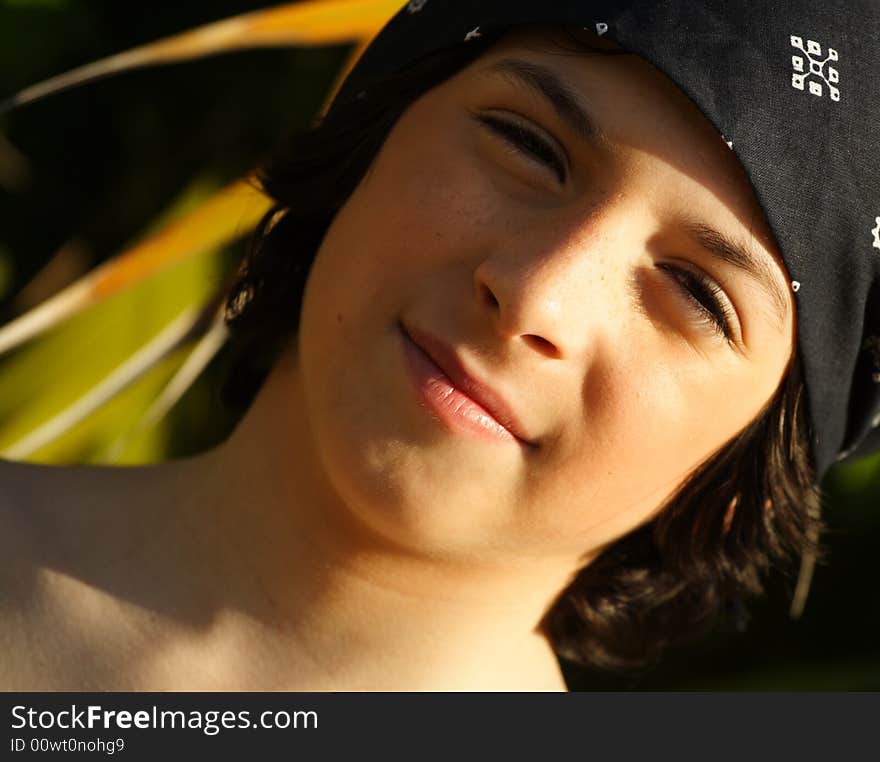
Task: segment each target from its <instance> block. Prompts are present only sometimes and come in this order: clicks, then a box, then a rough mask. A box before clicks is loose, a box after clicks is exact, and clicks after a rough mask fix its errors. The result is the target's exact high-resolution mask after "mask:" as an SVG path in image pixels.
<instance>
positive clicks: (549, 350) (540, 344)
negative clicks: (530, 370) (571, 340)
mask: <svg viewBox="0 0 880 762" xmlns="http://www.w3.org/2000/svg"><path fill="white" fill-rule="evenodd" d="M523 340H524V341H525V342H526V343H528V344H531V345H532V346H533V347H534V348H535V349H537V350H538V351H539V352H541V353H542V354H545V355H547V356H548V357H559V356H560V354H559V349H558V348H557V347H556V345H555V344H554V343H553V342H552V341H547V339H545V338H542V337H541V336H536V335H535V334H533V333H527V334H524V335H523Z"/></svg>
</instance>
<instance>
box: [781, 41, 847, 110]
mask: <svg viewBox="0 0 880 762" xmlns="http://www.w3.org/2000/svg"><path fill="white" fill-rule="evenodd" d="M791 46H792V47H793V48H797V49H798V50H800V51H801V52H802V53H803V54H804V56H806V58H804V56H798V55H794V56H792V57H791V65H792V66H793V67H794V73H793V74H792V75H791V86H792V87H793V88H795V89H796V90H803V89H805V86H806V85H808V86H809V91H810V93H812V94H813V95H816V96H818V97H820V98H821V97H822V95H823V94H824V92H825V89H824V87H823V84H824V85H827V87H828V94H829V95H830V96H831V100H833V101H839V100H840V90H838V89H837V87H836V85H837V84H838V83H839V82H840V72H839V71H838V70H837V69H835V68H834V67H833V66H831V65H830V64H829V65H827V66H826V64H828V62H829V61H837V60H838V58H839V56H838V53H837V51H836V50H835V49H834V48H828V52H827V54H826V55H825V57H824V58H823V57H822V46H821V45H820V44H819V43H818V42H816V41H815V40H807V46H806V48H805V47H804V41H803V39H802V38H801V37H798V36H796V35H792V36H791ZM820 80H821V81H820Z"/></svg>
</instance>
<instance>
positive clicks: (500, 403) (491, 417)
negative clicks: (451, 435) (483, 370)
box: [400, 323, 535, 447]
mask: <svg viewBox="0 0 880 762" xmlns="http://www.w3.org/2000/svg"><path fill="white" fill-rule="evenodd" d="M400 330H401V334H402V337H403V340H404V344H405V347H404V348H405V352H406V354H407V360H408V364H409V366H410V371H411V373H412V374H413V375H414V378H415V380H416V384H417V386H418V387H419V389H420V391H421V393H422V397H423V401H424V402H425V403H426V404H427V405H428V406H429V407H430V408H432V410H433V412H434V413H435V414H436V415H438V416H439V417H440V418H441V419H443V420H444V421H446V422H447V423H448V424H450V425H452V426H453V428H459V429H464V430H466V431H468V432H469V433H472V434H477V435H479V436H481V437H482V438H487V439H495V440H505V441H515V442H517V443H519V444H521V445H525V446H528V447H534V446H535V444H534V443H533V442H531V441H529V439H528V438H527V437H526V435H525V433H524V429H523V426H522V424H521V423H520V422H519V420H518V419H517V416H516V414H515V413H514V412H513V410H512V408H511V407H510V405H508V403H507V402H506V401H505V400H504V399H503V398H502V397H501V395H500V394H499V393H498V392H496V391H495V390H494V389H492V388H491V387H489V386H488V385H486V384H485V383H483V382H481V381H479V380H478V379H476V378H474V377H473V376H471V375H470V374H469V373H468V372H467V371H466V370H465V369H464V366H463V365H462V363H461V361H460V360H459V359H458V357H457V355H456V354H455V352H454V351H453V349H452V348H451V347H450V346H448V345H446V344H444V343H443V342H442V341H440V340H439V339H437V338H435V337H433V336H431V335H430V334H428V333H426V332H424V331H421V330H420V329H418V328H415V327H413V326H404V325H403V324H402V323H401V324H400Z"/></svg>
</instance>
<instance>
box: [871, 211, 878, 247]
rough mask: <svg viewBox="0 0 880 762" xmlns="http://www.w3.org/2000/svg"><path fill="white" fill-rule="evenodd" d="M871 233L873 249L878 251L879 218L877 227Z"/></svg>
mask: <svg viewBox="0 0 880 762" xmlns="http://www.w3.org/2000/svg"><path fill="white" fill-rule="evenodd" d="M871 232H872V233H873V234H874V248H875V249H880V217H878V218H877V227H876V228H874V229H873V230H872V231H871Z"/></svg>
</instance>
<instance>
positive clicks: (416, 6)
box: [406, 0, 428, 14]
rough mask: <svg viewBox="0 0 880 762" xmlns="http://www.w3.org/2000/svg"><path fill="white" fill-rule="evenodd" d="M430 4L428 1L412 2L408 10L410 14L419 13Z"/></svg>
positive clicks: (417, 0)
mask: <svg viewBox="0 0 880 762" xmlns="http://www.w3.org/2000/svg"><path fill="white" fill-rule="evenodd" d="M427 4H428V0H412V2H410V3H409V4H408V5H407V6H406V10H407V11H408V12H409V13H411V14H412V13H418V12H419V11H420V10H422V8H424V7H425V6H426V5H427Z"/></svg>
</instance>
